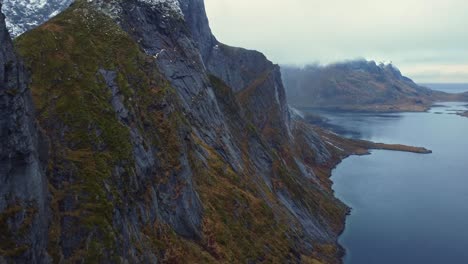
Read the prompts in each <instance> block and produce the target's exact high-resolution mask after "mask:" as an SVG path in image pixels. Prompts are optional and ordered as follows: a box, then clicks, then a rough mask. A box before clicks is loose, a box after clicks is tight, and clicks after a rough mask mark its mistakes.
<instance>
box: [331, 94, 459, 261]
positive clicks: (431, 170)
mask: <svg viewBox="0 0 468 264" xmlns="http://www.w3.org/2000/svg"><path fill="white" fill-rule="evenodd" d="M444 105H445V106H446V107H437V108H433V109H432V110H431V111H430V112H429V113H403V114H386V115H372V114H339V113H331V114H326V116H327V118H328V122H329V123H331V124H334V125H335V126H337V127H341V128H342V129H341V131H339V132H340V133H343V134H345V135H348V136H353V137H359V138H363V139H368V140H372V141H379V142H386V143H403V144H409V145H416V146H424V147H426V148H429V149H431V150H433V151H434V153H433V154H430V155H420V154H412V153H402V152H391V151H373V152H372V155H369V156H363V157H356V156H354V157H350V158H348V159H346V160H344V162H343V163H341V164H340V165H339V166H338V168H337V169H336V170H335V171H334V172H333V177H332V179H333V181H334V185H333V189H334V190H335V192H336V195H337V196H338V198H340V199H341V200H343V201H344V202H346V203H347V204H348V205H349V206H351V207H352V208H353V210H352V213H351V216H349V217H348V219H347V225H346V230H345V232H344V234H343V235H342V236H341V238H340V243H341V244H342V245H343V246H344V247H345V248H346V250H347V256H346V258H345V263H346V264H387V263H388V264H390V263H391V264H395V263H399V264H419V263H421V264H432V263H434V264H452V263H454V264H458V263H460V264H465V263H468V118H466V117H460V116H457V115H454V114H453V113H454V112H455V111H458V110H465V109H467V107H466V106H465V105H466V103H444ZM436 113H438V114H436Z"/></svg>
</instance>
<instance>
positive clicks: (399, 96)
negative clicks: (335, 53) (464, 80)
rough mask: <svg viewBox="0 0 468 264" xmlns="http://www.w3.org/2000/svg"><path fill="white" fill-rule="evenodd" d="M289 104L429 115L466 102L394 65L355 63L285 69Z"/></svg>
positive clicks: (362, 61) (366, 62) (456, 95)
mask: <svg viewBox="0 0 468 264" xmlns="http://www.w3.org/2000/svg"><path fill="white" fill-rule="evenodd" d="M282 73H283V77H284V78H283V79H284V82H285V86H286V91H287V94H288V98H289V102H290V103H291V104H292V105H294V106H296V107H313V108H328V109H336V110H351V111H374V112H375V111H377V112H395V111H426V110H428V109H429V107H430V106H431V105H432V104H433V103H434V102H436V101H466V100H467V99H468V98H467V97H466V96H465V95H464V94H449V93H445V92H441V91H435V90H431V89H429V88H426V87H423V86H420V85H418V84H416V83H415V82H413V80H411V79H409V78H408V77H405V76H403V75H402V74H401V72H400V71H399V70H398V69H397V68H396V67H395V66H393V65H392V64H379V65H378V64H376V63H375V62H374V61H366V60H355V61H347V62H341V63H335V64H330V65H328V66H307V67H305V68H303V69H300V68H296V67H287V66H286V67H283V68H282Z"/></svg>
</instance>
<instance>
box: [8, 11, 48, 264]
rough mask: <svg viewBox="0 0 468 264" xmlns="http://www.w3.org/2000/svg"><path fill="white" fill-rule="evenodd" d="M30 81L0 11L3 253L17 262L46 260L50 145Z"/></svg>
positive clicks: (9, 259)
mask: <svg viewBox="0 0 468 264" xmlns="http://www.w3.org/2000/svg"><path fill="white" fill-rule="evenodd" d="M0 8H1V4H0ZM28 82H29V81H28V76H27V75H26V73H25V70H24V68H23V64H22V63H21V61H20V60H19V59H18V58H17V56H16V53H15V51H14V49H13V44H12V42H11V39H10V36H9V34H8V31H7V29H6V26H5V22H4V16H3V14H1V13H0V142H1V146H0V221H1V223H0V224H1V225H2V234H1V240H2V243H1V246H0V247H1V248H0V249H1V251H2V252H8V253H9V254H10V255H9V256H10V257H12V259H15V260H16V261H19V262H29V261H32V262H40V261H44V262H47V253H46V252H45V249H46V246H47V245H46V242H47V239H46V236H47V224H48V221H47V220H48V216H47V211H48V209H47V205H46V203H47V200H48V192H47V180H46V178H45V174H44V160H43V159H46V153H47V147H46V144H44V143H45V141H44V140H43V139H42V138H41V136H40V133H39V132H38V127H37V125H36V121H35V117H34V107H33V103H32V100H31V94H30V91H29V89H28ZM4 256H5V255H4ZM5 259H6V260H8V261H11V260H12V259H11V258H5ZM5 259H3V260H5ZM1 260H2V257H0V261H1Z"/></svg>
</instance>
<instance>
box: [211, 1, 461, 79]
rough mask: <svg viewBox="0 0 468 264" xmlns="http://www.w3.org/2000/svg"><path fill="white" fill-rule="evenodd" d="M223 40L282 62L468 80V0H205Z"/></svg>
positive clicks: (214, 25)
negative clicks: (357, 63) (368, 63)
mask: <svg viewBox="0 0 468 264" xmlns="http://www.w3.org/2000/svg"><path fill="white" fill-rule="evenodd" d="M205 4H206V9H207V12H208V17H209V19H210V25H211V28H212V30H213V32H214V34H215V35H216V37H217V38H218V39H219V40H220V41H221V42H224V43H226V44H229V45H233V46H241V47H245V48H249V49H256V50H259V51H262V52H263V53H265V54H266V55H267V56H268V58H269V59H270V60H272V61H273V62H275V63H279V64H298V65H303V64H307V63H314V62H319V63H322V64H325V63H330V62H335V61H340V60H347V59H355V58H366V59H372V60H376V61H377V62H380V61H385V62H389V61H392V62H393V64H395V65H396V66H397V67H399V68H400V70H401V71H402V72H403V73H404V74H405V75H408V76H409V77H412V78H413V79H414V80H415V81H417V82H420V83H422V82H468V0H392V1H389V0H205Z"/></svg>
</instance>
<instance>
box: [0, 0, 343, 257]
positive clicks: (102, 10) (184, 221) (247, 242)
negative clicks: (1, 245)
mask: <svg viewBox="0 0 468 264" xmlns="http://www.w3.org/2000/svg"><path fill="white" fill-rule="evenodd" d="M16 46H17V48H18V50H19V51H20V53H21V54H22V56H23V57H24V59H25V62H26V65H27V66H28V69H29V70H30V72H31V78H32V80H31V90H32V94H33V100H34V105H35V107H36V108H37V115H36V118H37V121H38V123H39V124H40V127H41V128H42V130H43V133H44V134H45V135H46V137H47V138H49V139H50V151H49V155H48V159H47V166H46V172H45V175H46V176H47V185H46V186H48V188H49V191H50V200H47V201H46V203H47V206H46V208H49V210H50V212H49V213H48V214H46V215H48V216H49V217H48V218H47V219H46V220H48V222H47V227H48V228H44V230H46V232H45V233H41V234H38V235H40V238H38V241H46V242H44V243H45V245H46V249H47V255H48V257H44V258H43V259H41V260H37V261H34V260H31V258H29V260H31V261H32V262H48V261H49V260H50V261H52V262H60V261H70V262H75V261H84V262H100V263H115V262H125V261H128V262H131V263H136V262H138V263H140V262H143V263H155V262H157V261H159V262H163V263H164V262H182V263H188V262H195V263H220V262H222V263H235V262H240V263H245V262H249V263H258V262H278V263H286V262H292V263H299V262H305V263H308V262H309V263H310V262H312V263H320V262H318V261H322V262H323V263H338V262H339V261H340V260H339V256H340V254H341V250H340V248H339V246H338V245H337V244H336V239H337V235H338V233H339V232H340V231H341V230H342V228H343V220H344V217H345V214H346V211H347V208H346V207H345V206H344V205H343V204H342V203H341V202H339V201H338V200H336V199H335V198H334V197H333V194H332V191H331V189H330V181H329V179H328V172H329V171H330V169H331V168H332V167H333V166H334V165H335V164H336V161H337V158H338V157H339V155H337V154H336V149H335V148H334V147H332V146H330V145H328V144H325V143H324V141H323V140H322V139H321V136H320V134H317V133H316V132H315V130H314V129H313V128H312V127H310V126H308V125H307V124H305V123H304V122H302V121H301V120H297V119H294V120H291V118H290V114H289V108H288V107H287V104H286V96H285V92H284V88H283V86H282V81H281V75H280V72H279V68H278V66H276V65H273V64H272V63H271V62H270V61H268V60H267V59H266V58H265V57H264V56H263V55H262V54H260V53H258V52H255V51H248V50H244V49H240V48H232V47H228V46H226V45H223V44H221V43H219V42H218V41H217V40H216V39H215V38H214V37H213V35H212V34H211V31H210V29H209V25H208V20H207V18H206V14H205V11H204V4H203V1H200V0H180V1H174V0H127V1H113V0H94V1H77V2H76V3H74V4H73V5H72V6H71V7H70V8H69V9H67V10H66V11H64V12H63V13H62V14H60V15H58V16H57V17H55V18H53V19H52V20H50V21H49V22H47V23H45V24H44V25H42V26H40V27H38V28H36V29H34V30H32V31H30V32H27V33H25V34H23V35H22V36H20V37H19V38H17V40H16ZM24 123H25V124H33V123H34V120H26V121H25V122H24ZM2 153H3V151H2ZM340 155H341V154H340ZM34 241H36V240H34ZM33 252H34V253H38V252H41V251H38V250H35V251H33ZM0 255H3V254H0ZM18 257H21V258H26V259H28V256H27V255H25V254H23V252H18Z"/></svg>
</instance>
